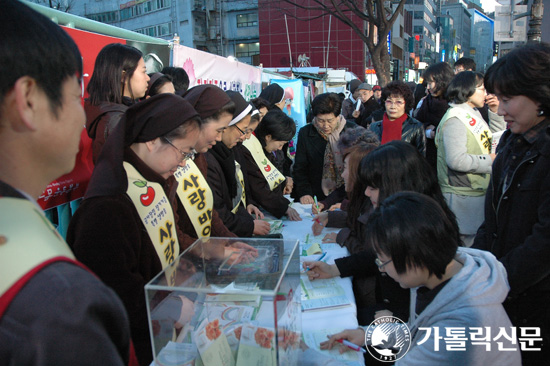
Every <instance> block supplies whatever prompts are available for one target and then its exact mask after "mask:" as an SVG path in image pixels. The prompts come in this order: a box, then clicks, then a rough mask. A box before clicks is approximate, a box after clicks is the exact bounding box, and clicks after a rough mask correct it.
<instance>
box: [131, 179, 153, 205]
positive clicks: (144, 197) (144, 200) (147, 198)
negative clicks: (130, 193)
mask: <svg viewBox="0 0 550 366" xmlns="http://www.w3.org/2000/svg"><path fill="white" fill-rule="evenodd" d="M134 184H135V185H136V186H138V187H139V188H145V187H147V193H143V194H141V195H140V196H139V199H140V200H141V204H142V205H143V206H149V205H150V204H151V203H153V201H154V200H155V190H154V189H153V187H148V186H147V182H146V181H143V180H138V181H135V182H134Z"/></svg>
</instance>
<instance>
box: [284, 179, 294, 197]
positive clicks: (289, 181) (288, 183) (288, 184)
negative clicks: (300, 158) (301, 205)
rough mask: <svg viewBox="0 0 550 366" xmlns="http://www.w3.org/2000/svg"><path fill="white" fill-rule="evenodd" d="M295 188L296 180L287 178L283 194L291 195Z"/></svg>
mask: <svg viewBox="0 0 550 366" xmlns="http://www.w3.org/2000/svg"><path fill="white" fill-rule="evenodd" d="M293 188H294V180H292V178H291V177H286V185H285V189H283V194H291V193H292V189H293Z"/></svg>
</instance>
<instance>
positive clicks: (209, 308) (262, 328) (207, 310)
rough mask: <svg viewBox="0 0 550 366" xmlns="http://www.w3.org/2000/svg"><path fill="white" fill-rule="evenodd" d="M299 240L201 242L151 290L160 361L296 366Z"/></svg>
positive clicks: (157, 279) (149, 297)
mask: <svg viewBox="0 0 550 366" xmlns="http://www.w3.org/2000/svg"><path fill="white" fill-rule="evenodd" d="M298 249H299V246H298V241H292V240H283V239H251V238H244V239H243V238H239V239H237V238H209V239H199V240H197V241H196V242H195V243H194V244H193V245H192V246H191V247H189V248H188V249H187V250H186V251H185V252H183V253H182V254H181V255H180V256H179V257H178V258H177V259H176V261H175V262H174V264H173V265H171V266H170V267H168V268H166V269H165V270H164V271H163V272H161V273H160V274H159V275H158V276H156V277H155V278H154V279H153V280H152V281H151V282H150V283H148V284H147V285H146V286H145V293H146V297H147V312H148V316H149V328H150V331H151V342H152V345H153V353H154V356H155V363H156V364H157V365H159V366H167V365H182V366H183V365H186V366H187V365H197V366H198V365H206V366H209V365H212V366H225V365H227V366H232V365H237V366H249V365H266V366H270V365H285V366H287V365H295V364H297V362H298V355H299V345H300V339H301V326H302V323H301V309H300V258H299V250H298Z"/></svg>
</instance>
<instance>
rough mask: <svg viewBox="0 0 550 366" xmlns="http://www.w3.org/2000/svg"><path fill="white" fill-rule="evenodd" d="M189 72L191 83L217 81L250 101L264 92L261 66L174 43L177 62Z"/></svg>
mask: <svg viewBox="0 0 550 366" xmlns="http://www.w3.org/2000/svg"><path fill="white" fill-rule="evenodd" d="M172 66H175V67H182V68H183V69H184V70H185V71H186V72H187V75H188V76H189V87H190V88H191V87H193V86H195V85H201V84H213V85H217V86H219V87H220V88H222V89H223V90H234V91H238V92H239V93H241V94H242V95H243V97H244V99H246V100H247V101H248V100H250V99H254V98H256V97H257V96H259V95H260V92H261V89H262V72H261V70H260V69H259V68H257V67H254V66H250V65H247V64H245V63H242V62H238V61H231V60H229V59H227V58H225V57H222V56H217V55H213V54H211V53H208V52H204V51H199V50H196V49H193V48H189V47H185V46H182V45H174V49H173V65H172Z"/></svg>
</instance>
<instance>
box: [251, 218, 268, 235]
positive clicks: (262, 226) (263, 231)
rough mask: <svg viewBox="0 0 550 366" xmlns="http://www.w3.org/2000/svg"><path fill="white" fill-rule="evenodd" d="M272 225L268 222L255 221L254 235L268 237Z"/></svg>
mask: <svg viewBox="0 0 550 366" xmlns="http://www.w3.org/2000/svg"><path fill="white" fill-rule="evenodd" d="M269 230H271V225H270V224H269V222H267V221H262V220H254V235H267V234H269Z"/></svg>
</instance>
